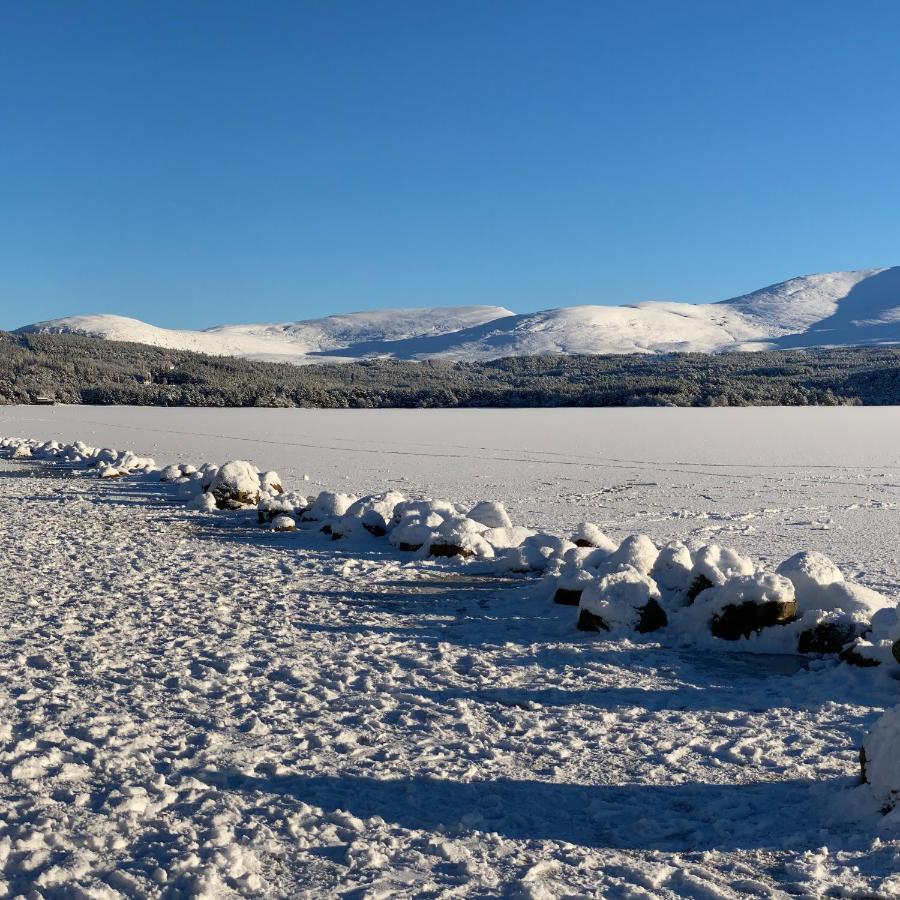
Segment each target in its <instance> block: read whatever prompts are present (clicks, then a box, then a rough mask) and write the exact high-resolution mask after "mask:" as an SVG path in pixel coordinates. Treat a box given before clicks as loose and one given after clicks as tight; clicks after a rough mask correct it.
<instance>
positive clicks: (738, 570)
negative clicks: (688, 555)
mask: <svg viewBox="0 0 900 900" xmlns="http://www.w3.org/2000/svg"><path fill="white" fill-rule="evenodd" d="M693 556H694V569H693V579H692V581H691V585H690V587H689V588H688V599H689V600H693V599H694V598H695V597H696V596H697V595H698V594H699V593H700V592H701V591H704V590H706V588H709V587H715V586H717V585H722V584H725V582H726V581H727V580H728V579H729V578H735V577H737V576H739V575H752V574H753V573H754V572H755V571H756V567H755V566H754V565H753V561H752V560H751V559H749V558H748V557H746V556H743V555H742V554H740V553H738V552H737V550H733V549H732V548H731V547H720V546H719V545H718V544H706V545H704V546H702V547H700V548H698V549H697V551H696V552H695V553H694V554H693Z"/></svg>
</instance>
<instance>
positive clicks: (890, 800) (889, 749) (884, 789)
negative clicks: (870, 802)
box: [860, 706, 900, 813]
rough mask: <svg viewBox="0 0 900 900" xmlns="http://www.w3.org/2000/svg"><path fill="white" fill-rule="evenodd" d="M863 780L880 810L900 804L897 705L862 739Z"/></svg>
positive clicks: (899, 728)
mask: <svg viewBox="0 0 900 900" xmlns="http://www.w3.org/2000/svg"><path fill="white" fill-rule="evenodd" d="M860 761H861V762H862V774H863V780H864V781H865V782H866V783H867V784H868V785H869V787H870V788H871V791H872V794H873V795H874V796H875V800H876V801H877V803H878V805H879V806H880V807H881V809H882V811H883V812H885V813H887V812H890V811H891V810H892V809H893V808H894V807H895V806H897V804H898V803H900V706H894V707H892V708H891V709H889V710H887V711H886V712H885V713H884V715H883V716H881V718H880V719H878V720H877V721H876V722H875V724H874V725H873V726H872V728H871V730H870V731H869V733H868V734H867V735H866V737H865V740H864V741H863V747H862V753H861V754H860Z"/></svg>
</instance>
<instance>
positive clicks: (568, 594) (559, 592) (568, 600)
mask: <svg viewBox="0 0 900 900" xmlns="http://www.w3.org/2000/svg"><path fill="white" fill-rule="evenodd" d="M553 602H554V603H559V604H560V605H561V606H578V604H579V603H581V591H575V590H571V589H570V588H557V589H556V593H555V594H554V595H553Z"/></svg>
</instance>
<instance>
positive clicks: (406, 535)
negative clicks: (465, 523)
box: [388, 513, 444, 553]
mask: <svg viewBox="0 0 900 900" xmlns="http://www.w3.org/2000/svg"><path fill="white" fill-rule="evenodd" d="M443 521H444V519H443V518H442V517H441V516H439V515H438V514H437V513H429V514H428V515H426V516H425V517H424V518H423V517H421V516H417V515H409V516H404V517H403V519H401V520H400V523H399V524H397V525H395V526H394V527H393V528H392V529H391V531H390V533H389V534H388V541H389V542H390V544H391V545H392V546H394V547H396V548H397V549H398V550H401V551H403V552H404V553H410V552H415V551H416V550H420V549H421V548H422V547H423V546H424V545H425V544H427V543H428V542H429V541H430V540H431V538H432V535H433V534H434V531H435V529H436V528H437V527H438V526H439V525H440V524H441V523H442V522H443Z"/></svg>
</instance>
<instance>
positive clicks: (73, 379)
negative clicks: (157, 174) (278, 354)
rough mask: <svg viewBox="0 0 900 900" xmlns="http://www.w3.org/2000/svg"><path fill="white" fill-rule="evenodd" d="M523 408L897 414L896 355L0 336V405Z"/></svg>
mask: <svg viewBox="0 0 900 900" xmlns="http://www.w3.org/2000/svg"><path fill="white" fill-rule="evenodd" d="M42 396H46V397H51V398H53V399H55V400H56V401H58V402H61V403H85V404H100V405H107V404H130V405H136V406H238V407H246V406H276V407H277V406H285V407H289V406H299V407H319V408H347V407H365V408H381V407H465V406H467V407H501V406H502V407H516V406H807V405H836V404H866V405H885V404H898V403H900V349H893V348H890V347H868V348H843V349H834V350H803V351H801V350H794V351H773V352H762V353H729V354H722V355H716V356H712V355H708V354H702V353H675V354H667V355H663V356H647V355H642V354H631V355H625V356H551V355H544V356H530V357H510V358H507V359H499V360H493V361H490V362H478V363H459V362H448V361H444V360H427V361H423V362H404V361H399V360H388V359H373V360H362V361H359V362H353V363H345V364H338V365H334V364H332V365H315V366H293V365H290V364H287V363H269V362H256V361H252V360H245V359H237V358H234V357H218V356H207V355H205V354H201V353H192V352H188V351H181V350H167V349H163V348H160V347H151V346H148V345H145V344H132V343H125V342H115V341H106V340H101V339H99V338H89V337H82V336H78V335H50V334H10V333H6V332H0V404H10V403H33V402H35V401H36V400H37V398H38V397H42Z"/></svg>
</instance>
